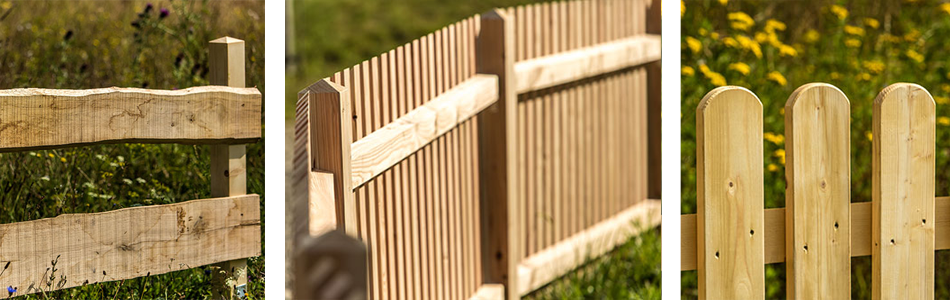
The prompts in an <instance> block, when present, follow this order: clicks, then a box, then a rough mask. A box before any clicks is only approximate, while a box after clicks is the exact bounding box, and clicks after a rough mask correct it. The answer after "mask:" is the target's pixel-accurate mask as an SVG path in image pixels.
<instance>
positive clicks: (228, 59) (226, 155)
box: [208, 37, 247, 299]
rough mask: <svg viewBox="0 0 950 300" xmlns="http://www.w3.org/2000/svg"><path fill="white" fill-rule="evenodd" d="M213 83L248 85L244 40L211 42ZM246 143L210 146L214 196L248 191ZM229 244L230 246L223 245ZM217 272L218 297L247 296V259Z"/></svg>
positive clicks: (211, 77) (235, 262)
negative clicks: (246, 82) (245, 78)
mask: <svg viewBox="0 0 950 300" xmlns="http://www.w3.org/2000/svg"><path fill="white" fill-rule="evenodd" d="M209 48H210V55H209V68H210V69H211V74H210V76H209V80H208V81H209V83H210V84H211V85H225V86H231V87H245V83H244V41H242V40H239V39H235V38H232V37H223V38H219V39H216V40H213V41H211V42H210V47H209ZM246 152H247V149H246V145H244V144H239V145H227V144H224V145H211V196H212V197H228V196H239V195H244V194H247V172H246V156H245V154H246ZM223 246H224V247H227V246H228V245H227V244H225V245H223ZM216 266H218V267H220V268H221V269H220V271H218V272H217V273H215V274H214V282H215V285H214V286H215V289H214V296H213V297H214V298H215V299H244V297H245V292H246V288H247V259H239V260H232V261H228V262H223V263H218V264H216Z"/></svg>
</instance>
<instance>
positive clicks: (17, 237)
mask: <svg viewBox="0 0 950 300" xmlns="http://www.w3.org/2000/svg"><path fill="white" fill-rule="evenodd" d="M260 216H261V214H260V196H258V195H245V196H238V197H228V198H213V199H203V200H193V201H187V202H181V203H176V204H167V205H155V206H142V207H132V208H125V209H119V210H114V211H109V212H103V213H91V214H66V215H61V216H58V217H55V218H49V219H41V220H34V221H27V222H19V223H12V224H2V225H0V266H3V269H2V271H0V285H2V286H4V287H7V286H10V287H14V288H16V289H17V292H16V293H14V294H13V296H19V295H25V294H32V293H38V292H41V291H50V290H58V289H64V288H69V287H74V286H80V285H85V284H92V283H96V282H105V281H114V280H122V279H130V278H135V277H142V276H147V275H156V274H162V273H167V272H172V271H178V270H184V269H190V268H195V267H199V266H202V265H207V264H212V263H217V262H222V261H230V260H236V259H240V258H246V257H252V256H259V255H261V232H260V229H261V228H260V221H261V218H260ZM53 263H55V270H56V271H55V272H53V273H52V274H50V268H51V267H52V264H53ZM51 276H52V277H54V278H55V280H53V281H50V280H49V278H50V277H51ZM6 296H8V294H7V293H5V292H4V293H0V297H6Z"/></svg>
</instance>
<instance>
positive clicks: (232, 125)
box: [0, 86, 262, 152]
mask: <svg viewBox="0 0 950 300" xmlns="http://www.w3.org/2000/svg"><path fill="white" fill-rule="evenodd" d="M261 104H262V103H261V94H260V92H259V91H258V90H257V89H256V88H232V87H221V86H204V87H194V88H187V89H182V90H173V91H167V90H146V89H137V88H101V89H90V90H52V89H35V88H29V89H11V90H0V134H2V136H3V138H0V151H3V152H8V151H21V150H26V149H44V148H56V147H62V146H76V145H88V144H97V143H138V142H149V143H192V144H213V143H215V144H216V143H226V144H241V143H248V142H253V141H254V140H255V139H257V138H260V136H261Z"/></svg>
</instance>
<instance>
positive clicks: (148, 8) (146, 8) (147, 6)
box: [145, 3, 153, 13]
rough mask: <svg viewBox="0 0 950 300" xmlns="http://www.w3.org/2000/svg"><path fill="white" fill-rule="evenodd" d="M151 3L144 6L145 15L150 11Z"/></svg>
mask: <svg viewBox="0 0 950 300" xmlns="http://www.w3.org/2000/svg"><path fill="white" fill-rule="evenodd" d="M152 8H153V6H152V3H148V4H145V13H148V12H150V11H152Z"/></svg>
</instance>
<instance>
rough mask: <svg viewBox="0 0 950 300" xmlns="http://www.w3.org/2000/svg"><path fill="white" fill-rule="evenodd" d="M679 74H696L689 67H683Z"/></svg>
mask: <svg viewBox="0 0 950 300" xmlns="http://www.w3.org/2000/svg"><path fill="white" fill-rule="evenodd" d="M681 72H682V73H683V75H686V76H693V74H696V70H693V67H690V66H683V69H682V71H681Z"/></svg>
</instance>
